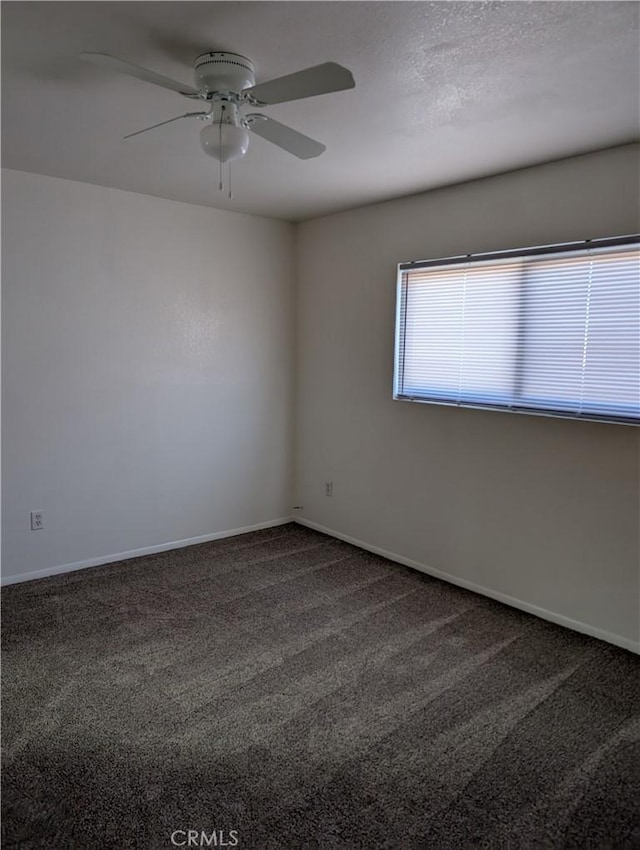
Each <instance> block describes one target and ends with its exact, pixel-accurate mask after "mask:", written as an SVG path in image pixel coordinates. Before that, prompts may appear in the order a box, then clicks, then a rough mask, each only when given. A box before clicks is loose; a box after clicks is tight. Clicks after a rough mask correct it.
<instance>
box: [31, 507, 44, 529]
mask: <svg viewBox="0 0 640 850" xmlns="http://www.w3.org/2000/svg"><path fill="white" fill-rule="evenodd" d="M41 528H44V514H43V513H42V511H31V531H40V529H41Z"/></svg>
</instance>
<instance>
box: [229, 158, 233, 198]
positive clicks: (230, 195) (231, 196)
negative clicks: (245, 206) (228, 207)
mask: <svg viewBox="0 0 640 850" xmlns="http://www.w3.org/2000/svg"><path fill="white" fill-rule="evenodd" d="M232 198H233V195H232V194H231V163H229V200H231V199H232Z"/></svg>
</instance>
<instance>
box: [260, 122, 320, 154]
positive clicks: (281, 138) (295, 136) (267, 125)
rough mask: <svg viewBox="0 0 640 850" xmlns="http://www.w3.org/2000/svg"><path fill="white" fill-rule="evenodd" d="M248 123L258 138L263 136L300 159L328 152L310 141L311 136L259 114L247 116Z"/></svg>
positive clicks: (318, 143) (318, 144) (312, 140)
mask: <svg viewBox="0 0 640 850" xmlns="http://www.w3.org/2000/svg"><path fill="white" fill-rule="evenodd" d="M246 121H247V126H248V127H249V129H250V130H251V131H252V132H253V133H255V134H256V136H261V137H262V138H263V139H266V140H267V141H268V142H272V143H273V144H274V145H277V146H278V147H279V148H283V150H285V151H288V152H289V153H292V154H293V155H294V156H297V157H298V159H312V157H314V156H320V154H321V153H322V152H323V151H325V150H326V146H325V145H322V144H320V142H316V141H315V139H310V138H309V136H304V135H303V134H302V133H298V131H297V130H292V129H291V127H287V125H286V124H281V123H280V122H279V121H274V120H273V118H267V116H266V115H260V113H258V112H256V113H254V114H253V115H247V117H246Z"/></svg>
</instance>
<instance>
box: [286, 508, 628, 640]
mask: <svg viewBox="0 0 640 850" xmlns="http://www.w3.org/2000/svg"><path fill="white" fill-rule="evenodd" d="M293 519H294V522H297V523H299V524H300V525H306V526H307V527H308V528H313V529H315V530H316V531H321V532H322V533H323V534H329V535H330V536H331V537H337V538H338V539H339V540H344V541H345V543H352V544H353V545H354V546H358V547H359V548H360V549H366V550H367V552H373V554H374V555H381V556H382V557H383V558H388V559H389V560H390V561H396V563H398V564H403V565H404V566H405V567H411V568H412V569H414V570H419V571H420V572H421V573H426V574H427V575H430V576H433V577H434V578H439V579H442V580H443V581H447V582H449V584H455V585H457V586H458V587H464V588H465V589H466V590H472V591H473V592H474V593H480V594H481V595H482V596H488V597H489V598H490V599H495V600H497V601H498V602H504V603H505V605H511V606H512V607H513V608H519V609H520V610H521V611H526V612H527V613H528V614H534V615H535V616H536V617H540V618H541V619H543V620H548V621H549V622H551V623H556V624H557V625H559V626H565V627H566V628H568V629H573V630H574V631H575V632H580V633H581V634H584V635H589V636H590V637H595V638H599V640H604V641H606V642H607V643H612V644H614V646H619V647H622V649H628V650H630V651H631V652H635V653H638V654H640V642H637V641H633V640H630V639H629V638H626V637H622V635H616V634H614V633H613V632H607V631H605V630H604V629H598V628H596V627H595V626H590V625H589V624H588V623H582V622H580V621H579V620H572V619H571V618H570V617H565V616H564V615H563V614H556V613H555V611H548V610H547V609H546V608H540V607H539V606H537V605H531V604H530V603H529V602H523V601H522V600H521V599H516V598H515V597H513V596H507V594H506V593H500V592H499V591H497V590H492V589H491V588H489V587H483V585H481V584H475V583H474V582H472V581H467V580H466V579H463V578H458V577H457V576H454V575H451V573H445V572H443V571H442V570H436V569H434V568H433V567H428V566H426V565H425V564H421V563H419V562H418V561H413V560H411V558H405V557H404V556H403V555H396V554H395V552H389V551H387V550H386V549H381V548H380V547H379V546H371V545H370V544H369V543H365V542H364V540H358V539H357V538H355V537H350V536H349V535H348V534H342V532H340V531H334V530H333V529H332V528H327V527H326V526H324V525H320V524H319V523H317V522H312V521H311V520H309V519H304V518H303V517H299V516H296V517H294V518H293Z"/></svg>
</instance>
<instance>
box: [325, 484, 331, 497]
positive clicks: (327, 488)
mask: <svg viewBox="0 0 640 850" xmlns="http://www.w3.org/2000/svg"><path fill="white" fill-rule="evenodd" d="M324 494H325V496H333V481H327V482H326V484H325V485H324Z"/></svg>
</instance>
